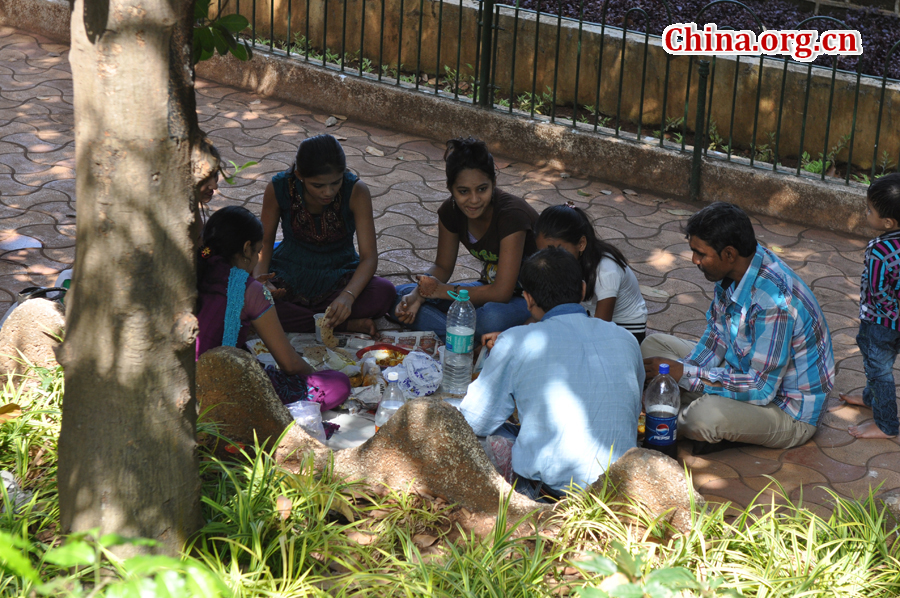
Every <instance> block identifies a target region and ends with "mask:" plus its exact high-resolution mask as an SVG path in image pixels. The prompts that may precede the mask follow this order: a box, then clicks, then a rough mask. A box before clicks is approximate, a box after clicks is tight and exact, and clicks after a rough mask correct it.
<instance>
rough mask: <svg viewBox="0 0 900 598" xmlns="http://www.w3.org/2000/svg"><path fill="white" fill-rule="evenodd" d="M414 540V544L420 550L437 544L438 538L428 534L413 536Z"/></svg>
mask: <svg viewBox="0 0 900 598" xmlns="http://www.w3.org/2000/svg"><path fill="white" fill-rule="evenodd" d="M412 540H413V544H415V545H416V546H418V547H419V548H425V547H427V546H431V545H432V544H434V543H435V542H437V538H435V537H434V536H429V535H428V534H416V535H415V536H413V538H412Z"/></svg>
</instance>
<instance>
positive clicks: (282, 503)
mask: <svg viewBox="0 0 900 598" xmlns="http://www.w3.org/2000/svg"><path fill="white" fill-rule="evenodd" d="M292 507H293V505H292V504H291V499H289V498H288V497H287V496H285V495H284V494H281V495H279V496H278V498H276V499H275V510H276V511H278V514H279V515H281V518H282V519H287V518H288V517H290V516H291V508H292Z"/></svg>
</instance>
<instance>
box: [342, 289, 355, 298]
mask: <svg viewBox="0 0 900 598" xmlns="http://www.w3.org/2000/svg"><path fill="white" fill-rule="evenodd" d="M341 292H342V293H347V294H348V295H350V296H351V297H353V300H354V301H355V300H356V295H354V294H353V293H352V292H351V291H348V290H347V289H344V290H343V291H341Z"/></svg>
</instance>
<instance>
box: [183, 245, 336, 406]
mask: <svg viewBox="0 0 900 598" xmlns="http://www.w3.org/2000/svg"><path fill="white" fill-rule="evenodd" d="M230 273H231V264H229V263H228V261H226V260H225V259H223V258H221V257H219V256H212V257H210V258H208V262H207V269H206V273H205V275H204V277H203V280H202V282H201V283H200V285H199V289H198V290H199V294H200V297H199V301H198V307H199V309H198V311H197V323H198V325H199V328H200V332H199V334H198V335H197V353H196V358H197V359H199V358H200V356H201V355H202V354H203V353H205V352H206V351H208V350H210V349H214V348H215V347H221V346H222V344H223V337H224V335H225V314H226V312H227V309H228V278H229V276H230ZM273 305H274V302H273V301H272V296H271V294H269V291H268V289H266V288H265V286H263V285H262V284H261V283H260V282H259V281H257V280H256V279H255V278H253V277H252V276H247V281H246V283H245V289H244V296H243V305H242V306H241V310H240V329H239V331H238V334H237V342H236V343H235V346H237V347H238V348H242V349H243V348H244V347H245V343H246V342H247V336H248V335H249V333H250V324H251V323H252V322H253V321H254V320H256V319H257V318H259V317H260V316H262V315H263V314H264V313H266V312H267V311H268V310H269V309H271V308H272V307H273ZM265 370H266V374H268V375H269V379H271V380H272V385H273V386H274V387H275V392H276V393H277V394H278V398H279V399H281V402H282V403H285V404H287V403H293V402H294V401H301V400H305V401H315V402H316V403H319V404H320V405H322V408H323V409H332V408H334V407H337V406H338V405H340V404H341V403H343V402H344V401H345V400H347V397H348V396H350V379H349V378H347V376H346V374H343V373H341V372H336V371H330V370H329V371H323V372H316V373H314V374H309V375H307V376H304V375H302V374H296V375H293V376H289V375H287V374H285V373H284V372H282V371H281V370H280V369H278V368H276V367H273V366H266V367H265Z"/></svg>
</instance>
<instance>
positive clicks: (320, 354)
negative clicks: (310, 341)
mask: <svg viewBox="0 0 900 598" xmlns="http://www.w3.org/2000/svg"><path fill="white" fill-rule="evenodd" d="M303 357H306V358H307V359H309V360H310V361H311V362H312V363H313V365H317V364H320V363H322V362H324V361H325V358H327V357H328V348H327V347H324V346H323V345H315V346H312V347H304V348H303Z"/></svg>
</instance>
